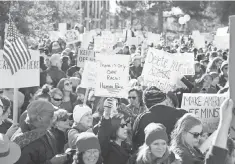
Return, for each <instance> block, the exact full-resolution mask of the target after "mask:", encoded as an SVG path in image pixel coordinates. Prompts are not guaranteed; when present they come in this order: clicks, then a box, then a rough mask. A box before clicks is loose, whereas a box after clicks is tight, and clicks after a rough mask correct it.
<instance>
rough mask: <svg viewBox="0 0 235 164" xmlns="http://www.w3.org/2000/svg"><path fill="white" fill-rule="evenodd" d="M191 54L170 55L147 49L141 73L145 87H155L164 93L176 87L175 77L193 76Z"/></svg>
mask: <svg viewBox="0 0 235 164" xmlns="http://www.w3.org/2000/svg"><path fill="white" fill-rule="evenodd" d="M193 63H194V61H193V54H190V53H186V54H170V53H167V52H165V51H161V50H157V49H153V48H149V50H148V54H147V58H146V59H145V64H144V68H143V72H142V76H143V77H144V85H145V86H157V87H158V88H159V89H161V90H162V91H164V92H167V91H170V90H174V89H176V88H177V87H179V86H177V81H176V79H177V78H175V75H193V74H194V73H195V70H194V64H193Z"/></svg>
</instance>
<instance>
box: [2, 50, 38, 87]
mask: <svg viewBox="0 0 235 164" xmlns="http://www.w3.org/2000/svg"><path fill="white" fill-rule="evenodd" d="M29 52H30V54H31V60H30V61H29V62H28V63H27V64H26V65H25V66H23V67H22V69H21V70H19V71H18V72H16V73H15V74H14V75H12V74H11V70H10V68H9V66H8V64H7V62H6V61H5V60H4V59H3V51H2V50H0V88H24V87H32V86H39V82H40V64H39V56H40V53H39V51H35V50H29Z"/></svg>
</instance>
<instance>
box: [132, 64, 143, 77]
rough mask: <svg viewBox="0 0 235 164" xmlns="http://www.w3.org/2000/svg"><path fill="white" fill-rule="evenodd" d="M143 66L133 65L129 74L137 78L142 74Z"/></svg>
mask: <svg viewBox="0 0 235 164" xmlns="http://www.w3.org/2000/svg"><path fill="white" fill-rule="evenodd" d="M142 70H143V67H141V66H139V67H134V66H131V67H130V70H129V74H130V77H131V79H137V78H138V77H139V76H140V75H141V74H142Z"/></svg>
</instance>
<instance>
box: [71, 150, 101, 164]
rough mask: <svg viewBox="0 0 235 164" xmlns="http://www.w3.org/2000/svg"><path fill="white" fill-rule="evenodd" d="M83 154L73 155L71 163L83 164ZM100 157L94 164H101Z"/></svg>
mask: <svg viewBox="0 0 235 164" xmlns="http://www.w3.org/2000/svg"><path fill="white" fill-rule="evenodd" d="M83 154H84V152H78V151H77V152H76V153H75V155H74V156H73V163H72V164H85V163H84V161H83ZM102 161H103V160H102V157H101V155H99V158H98V161H97V162H96V164H101V163H102Z"/></svg>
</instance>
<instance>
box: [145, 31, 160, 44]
mask: <svg viewBox="0 0 235 164" xmlns="http://www.w3.org/2000/svg"><path fill="white" fill-rule="evenodd" d="M160 41H161V36H160V35H159V34H154V33H150V32H149V33H148V43H149V44H151V43H153V44H154V45H158V44H159V43H160Z"/></svg>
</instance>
